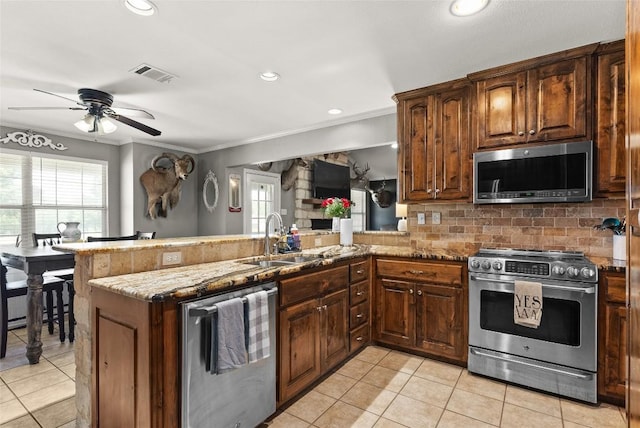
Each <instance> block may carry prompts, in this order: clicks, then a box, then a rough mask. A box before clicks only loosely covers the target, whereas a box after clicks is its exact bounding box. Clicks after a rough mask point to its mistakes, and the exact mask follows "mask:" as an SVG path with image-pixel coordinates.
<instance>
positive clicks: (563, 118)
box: [469, 45, 597, 150]
mask: <svg viewBox="0 0 640 428" xmlns="http://www.w3.org/2000/svg"><path fill="white" fill-rule="evenodd" d="M596 46H597V45H589V46H585V47H582V48H577V49H571V50H568V51H563V52H559V53H556V54H552V55H546V56H544V57H538V58H533V59H531V60H527V61H522V62H519V63H515V64H510V65H505V66H502V67H497V68H494V69H491V70H486V71H482V72H478V73H473V74H470V75H469V78H470V79H471V80H472V81H473V82H475V103H474V125H473V129H474V131H475V132H474V147H475V149H476V150H483V149H493V148H497V147H504V146H512V145H516V144H526V143H537V142H546V141H557V140H563V141H566V140H578V139H591V136H592V135H591V134H592V130H591V120H590V117H591V114H592V112H593V108H592V105H593V101H592V91H591V75H592V73H591V64H592V60H591V54H592V53H593V52H594V50H595V48H596Z"/></svg>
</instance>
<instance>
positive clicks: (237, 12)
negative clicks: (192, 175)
mask: <svg viewBox="0 0 640 428" xmlns="http://www.w3.org/2000/svg"><path fill="white" fill-rule="evenodd" d="M154 3H155V4H156V5H157V7H158V13H157V14H156V15H154V16H152V17H141V16H137V15H133V14H131V13H130V12H129V11H128V10H127V9H126V8H125V7H124V6H123V5H122V1H121V0H104V1H102V0H77V1H60V0H45V1H31V0H15V1H12V0H0V37H1V38H0V125H4V126H10V127H17V128H24V129H34V130H36V131H38V132H49V133H53V134H58V135H64V136H70V137H75V138H85V139H91V140H93V139H94V138H93V137H92V136H90V135H89V134H85V133H82V132H81V131H78V130H77V129H76V128H75V127H74V126H73V123H74V122H75V121H77V120H79V119H81V118H82V116H83V113H84V112H82V111H72V110H48V111H13V110H8V109H7V107H9V106H16V107H19V106H64V107H66V106H72V104H71V103H70V102H68V101H65V100H64V99H61V98H57V97H53V96H50V95H47V94H42V93H39V92H35V91H33V90H32V89H33V88H37V89H42V90H45V91H48V92H53V93H56V94H59V95H62V96H65V97H69V98H73V99H76V98H77V94H76V92H77V89H78V88H81V87H88V88H94V89H100V90H103V91H106V92H109V93H111V94H113V95H114V98H115V102H114V106H116V105H117V106H121V107H130V108H141V109H145V110H147V111H149V112H151V113H152V114H153V115H154V116H155V120H148V119H138V118H135V119H136V120H139V121H140V122H143V123H145V124H147V125H149V126H152V127H154V128H157V129H159V130H161V131H162V135H161V136H159V137H151V136H148V135H147V134H144V133H142V132H140V131H138V130H136V129H133V128H130V127H128V126H126V125H123V124H118V130H117V131H116V132H115V133H113V134H109V135H105V136H100V137H98V138H97V141H101V142H110V143H116V144H122V143H128V142H131V141H135V142H143V143H150V144H154V143H156V144H159V145H169V146H179V147H183V148H187V149H188V150H191V151H193V152H204V151H209V150H212V149H215V148H221V147H229V146H233V145H238V144H245V143H248V142H253V141H259V140H262V139H266V138H269V137H275V136H279V135H286V134H291V133H295V132H300V131H303V130H309V129H315V128H320V127H324V126H329V125H332V124H336V123H342V122H346V121H351V120H356V119H359V118H363V117H372V116H377V115H380V114H388V113H392V112H394V111H395V104H394V102H393V101H392V99H391V97H392V95H393V94H394V93H397V92H402V91H406V90H410V89H415V88H419V87H423V86H428V85H431V84H434V83H439V82H444V81H447V80H451V79H455V78H459V77H462V76H465V75H466V74H467V73H470V72H474V71H480V70H483V69H486V68H490V67H493V66H498V65H502V64H507V63H510V62H515V61H518V60H522V59H526V58H531V57H535V56H539V55H543V54H547V53H551V52H556V51H560V50H563V49H568V48H572V47H577V46H582V45H585V44H589V43H592V42H598V41H612V40H617V39H621V38H623V37H624V30H625V5H626V2H625V1H624V0H599V1H596V0H593V1H591V0H590V1H582V0H570V1H545V0H521V1H516V0H491V2H490V3H489V6H488V7H487V8H486V9H485V11H484V12H483V13H482V14H480V15H477V16H474V17H467V18H456V17H454V16H452V15H450V14H449V11H448V10H449V5H450V2H449V1H444V0H443V1H428V0H425V1H400V0H388V1H355V0H354V1H348V0H342V1H304V0H290V1H266V0H262V1H237V0H236V1H207V0H199V1H188V0H155V1H154ZM142 63H147V64H150V65H153V66H155V67H158V68H160V69H162V70H164V71H167V72H169V73H172V74H175V75H177V76H179V77H178V78H176V79H174V80H173V81H171V82H170V83H159V82H156V81H154V80H151V79H148V78H146V77H142V76H139V75H136V74H132V73H130V72H129V70H131V69H133V68H134V67H136V66H138V65H140V64H142ZM265 70H273V71H276V72H278V73H279V74H280V75H281V76H282V78H281V79H280V80H279V81H277V82H274V83H266V82H263V81H262V80H260V79H259V78H258V74H259V73H260V72H262V71H265ZM331 107H339V108H341V109H343V110H344V113H343V114H342V115H341V116H340V117H338V118H336V117H335V116H330V115H328V114H327V110H328V109H329V108H331Z"/></svg>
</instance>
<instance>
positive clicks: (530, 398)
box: [504, 385, 562, 418]
mask: <svg viewBox="0 0 640 428" xmlns="http://www.w3.org/2000/svg"><path fill="white" fill-rule="evenodd" d="M504 401H505V402H506V403H511V404H515V405H516V406H520V407H525V408H527V409H531V410H535V411H536V412H540V413H544V414H547V415H550V416H554V417H556V418H561V417H562V414H561V413H560V399H559V398H558V397H554V396H553V395H547V394H544V393H541V392H536V391H531V390H528V389H524V388H518V387H517V386H513V385H507V393H506V395H505V398H504Z"/></svg>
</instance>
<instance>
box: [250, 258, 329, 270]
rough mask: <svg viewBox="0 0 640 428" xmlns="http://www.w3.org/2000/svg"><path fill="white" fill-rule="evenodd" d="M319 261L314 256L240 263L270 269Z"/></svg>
mask: <svg viewBox="0 0 640 428" xmlns="http://www.w3.org/2000/svg"><path fill="white" fill-rule="evenodd" d="M318 259H319V257H313V256H293V257H285V258H282V259H275V260H255V261H251V262H240V263H243V264H246V265H254V266H260V267H264V268H268V267H277V266H290V265H294V264H296V263H307V262H311V261H313V260H318Z"/></svg>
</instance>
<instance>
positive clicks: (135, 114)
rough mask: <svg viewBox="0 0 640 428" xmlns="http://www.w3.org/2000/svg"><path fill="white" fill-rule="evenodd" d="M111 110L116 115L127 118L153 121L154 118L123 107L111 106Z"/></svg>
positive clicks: (142, 111)
mask: <svg viewBox="0 0 640 428" xmlns="http://www.w3.org/2000/svg"><path fill="white" fill-rule="evenodd" d="M111 110H113V111H114V112H116V114H126V115H127V116H133V117H142V118H145V119H155V117H154V116H153V115H152V114H151V113H149V112H148V111H146V110H142V109H139V108H125V107H113V106H111Z"/></svg>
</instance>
